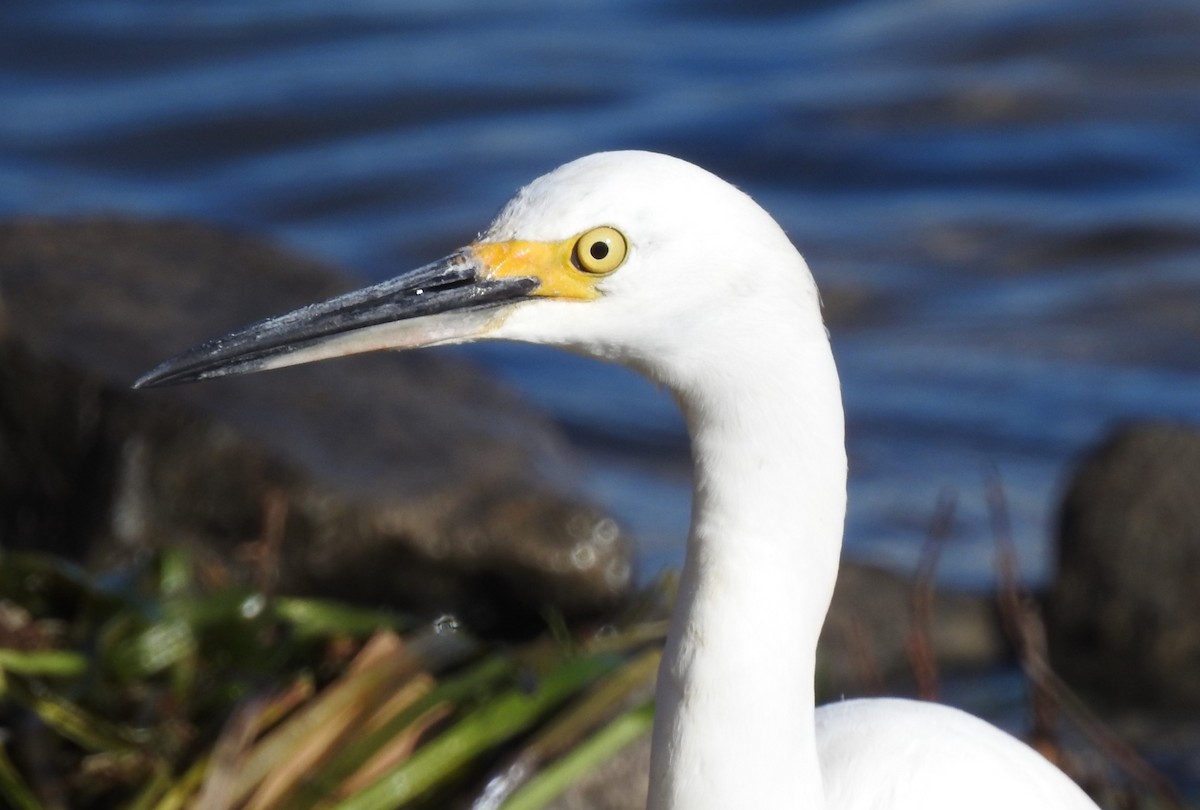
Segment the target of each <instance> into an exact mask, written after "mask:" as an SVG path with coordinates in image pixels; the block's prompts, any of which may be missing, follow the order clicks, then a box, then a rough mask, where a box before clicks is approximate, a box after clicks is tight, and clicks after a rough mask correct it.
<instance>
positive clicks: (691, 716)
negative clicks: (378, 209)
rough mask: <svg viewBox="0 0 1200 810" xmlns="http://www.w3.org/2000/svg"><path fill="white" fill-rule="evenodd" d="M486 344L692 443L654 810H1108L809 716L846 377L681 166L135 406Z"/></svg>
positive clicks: (610, 168) (590, 183)
mask: <svg viewBox="0 0 1200 810" xmlns="http://www.w3.org/2000/svg"><path fill="white" fill-rule="evenodd" d="M485 338H486V339H509V340H520V341H528V342H532V343H542V344H550V345H555V346H560V347H563V348H566V349H570V350H572V351H577V352H581V353H583V354H587V355H590V356H593V357H599V358H601V359H605V360H610V361H613V362H617V363H622V364H624V365H627V366H630V367H632V368H634V369H637V370H638V371H640V372H642V373H643V374H646V375H647V376H649V377H650V378H652V379H653V380H656V381H658V382H659V383H661V384H663V385H664V386H666V387H667V388H668V389H669V390H670V391H671V392H672V394H673V395H674V397H675V399H676V400H677V401H678V403H679V405H680V408H681V409H682V411H683V414H684V417H685V419H686V421H687V425H688V431H689V435H690V437H691V440H692V456H693V461H694V464H695V481H696V484H695V498H694V504H693V514H692V526H691V532H690V536H689V539H688V548H687V556H686V561H685V564H684V570H683V574H682V577H681V579H680V587H679V596H678V603H677V605H676V608H675V613H674V616H673V619H672V622H671V628H670V632H669V634H668V636H667V644H666V651H665V654H664V657H663V662H662V666H661V669H660V672H659V679H658V691H657V701H656V716H655V725H654V739H653V747H652V755H651V781H650V796H649V807H650V808H652V810H709V809H710V808H711V809H712V810H717V809H718V808H720V810H728V809H729V808H742V807H745V808H789V809H790V808H797V809H799V808H803V809H804V810H824V808H829V810H851V808H854V809H857V808H863V810H866V808H876V809H878V810H885V809H886V810H898V809H899V808H906V809H907V808H911V809H912V810H939V809H940V808H955V810H958V809H959V808H964V807H971V808H1051V807H1053V808H1066V809H1067V810H1073V809H1074V808H1093V809H1094V808H1095V805H1094V804H1093V803H1092V802H1091V801H1090V800H1089V799H1088V798H1087V797H1086V795H1085V794H1084V793H1083V792H1082V791H1081V790H1080V789H1079V788H1078V787H1076V786H1075V785H1074V783H1072V782H1071V781H1070V780H1069V779H1067V778H1066V777H1065V776H1064V775H1063V774H1062V773H1060V772H1059V771H1058V770H1057V769H1055V768H1054V767H1053V766H1051V765H1050V764H1049V762H1047V761H1046V760H1045V759H1044V758H1042V757H1041V756H1040V755H1038V754H1037V753H1035V752H1034V751H1032V750H1031V749H1029V748H1028V747H1026V746H1025V745H1024V744H1022V743H1020V742H1019V741H1017V740H1016V739H1014V738H1012V737H1010V736H1008V735H1007V734H1005V733H1003V732H1001V731H999V730H997V729H995V728H993V727H992V726H989V725H988V724H986V723H984V722H983V721H981V720H978V719H976V718H973V717H971V716H969V715H967V714H964V713H963V712H960V711H958V710H955V709H951V708H947V707H943V706H938V705H935V704H929V703H919V702H915V701H905V700H890V699H889V700H856V701H847V702H843V703H839V704H835V705H833V706H830V707H824V708H822V709H815V708H814V693H813V679H814V668H815V657H816V645H817V637H818V635H819V633H820V630H821V625H822V623H823V622H824V618H825V613H826V611H827V609H828V606H829V599H830V596H831V594H832V591H833V586H834V581H835V579H836V577H837V567H838V557H839V553H840V550H841V541H842V530H843V522H844V517H845V506H846V454H845V449H844V429H843V414H842V403H841V396H840V389H839V385H838V378H837V371H836V369H835V367H834V362H833V356H832V354H831V352H830V347H829V339H828V336H827V333H826V331H825V326H824V323H823V321H822V319H821V313H820V301H819V298H818V294H817V289H816V285H815V283H814V282H813V279H812V276H811V274H810V273H809V271H808V268H807V266H806V265H805V262H804V260H803V259H802V258H801V256H800V254H799V253H798V252H797V251H796V249H795V248H794V247H793V246H792V244H791V242H790V241H789V240H788V238H787V236H786V235H785V234H784V232H783V231H782V229H781V228H780V227H779V226H778V225H777V224H776V223H775V221H774V220H773V219H771V217H770V216H769V215H768V214H767V213H766V212H765V211H763V210H762V209H761V208H760V207H759V206H758V205H757V204H755V203H754V202H753V201H752V200H751V199H750V198H749V197H748V196H746V195H745V194H743V193H742V192H740V191H738V190H737V189H735V188H733V187H732V186H730V185H728V184H727V183H725V182H724V181H722V180H720V179H718V178H717V177H715V176H714V175H712V174H709V173H708V172H705V171H703V170H701V169H699V168H697V167H695V166H692V165H691V164H688V163H685V162H683V161H680V160H677V159H674V158H670V157H666V156H663V155H657V154H651V153H646V152H611V153H601V154H596V155H591V156H589V157H585V158H581V159H579V160H576V161H574V162H572V163H568V164H566V165H564V166H562V167H560V168H559V169H557V170H555V171H553V172H551V173H550V174H548V175H545V176H543V177H541V178H539V179H537V180H535V181H534V182H533V183H531V184H530V185H528V186H526V187H525V188H524V189H522V190H521V191H520V192H519V193H518V194H517V195H516V197H514V198H513V200H512V201H510V202H509V203H508V205H507V206H506V207H505V208H504V210H503V211H502V212H501V213H500V215H499V216H498V218H497V219H496V221H495V222H494V223H493V224H492V225H491V227H490V228H489V229H488V230H487V231H486V232H485V233H484V234H483V235H482V236H481V237H480V238H479V239H478V240H477V241H476V242H474V243H473V244H471V245H469V246H467V247H465V248H463V249H462V250H460V251H458V252H456V253H454V254H452V255H451V256H449V257H447V258H446V259H443V260H441V261H438V262H434V263H432V264H430V265H426V266H425V267H422V268H418V269H417V270H414V271H411V272H409V273H406V274H403V275H401V276H398V277H397V278H395V279H392V280H390V281H387V282H383V283H382V284H377V285H374V286H372V287H368V288H366V289H364V290H360V291H357V292H354V293H349V294H347V295H344V296H340V297H338V298H335V299H332V300H330V301H327V302H324V303H320V304H314V305H312V306H310V307H306V308H304V309H301V310H297V311H296V312H293V313H289V314H287V315H283V316H280V317H278V318H272V319H269V320H266V321H263V322H260V323H258V324H254V325H252V326H250V327H247V328H245V329H243V330H241V331H239V332H235V333H233V334H232V335H229V336H226V337H224V338H221V339H218V340H214V341H210V342H208V343H205V344H202V345H200V346H198V347H196V348H195V349H192V350H191V351H189V352H186V353H184V354H183V355H180V356H179V357H177V358H175V359H173V360H169V361H167V362H166V363H164V364H163V365H162V366H160V367H159V368H157V369H155V370H154V371H153V372H151V373H150V374H148V375H147V376H146V377H144V378H142V379H141V380H139V381H138V385H139V386H141V385H153V384H162V383H170V382H182V381H187V380H194V379H200V378H204V377H213V376H221V375H225V374H232V373H243V372H248V371H258V370H262V369H268V368H274V367H278V366H284V365H291V364H294V363H302V362H308V361H311V360H316V359H320V358H325V357H332V356H337V355H344V354H350V353H354V352H362V351H370V350H374V349H386V348H392V349H404V348H411V347H415V346H428V345H435V344H445V343H456V342H462V341H468V340H476V339H485Z"/></svg>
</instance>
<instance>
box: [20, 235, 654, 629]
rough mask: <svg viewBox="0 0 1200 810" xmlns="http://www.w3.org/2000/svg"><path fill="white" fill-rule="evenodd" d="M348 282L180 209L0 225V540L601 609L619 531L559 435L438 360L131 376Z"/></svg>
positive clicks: (618, 576)
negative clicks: (191, 558)
mask: <svg viewBox="0 0 1200 810" xmlns="http://www.w3.org/2000/svg"><path fill="white" fill-rule="evenodd" d="M348 286H350V285H349V284H348V282H347V281H346V280H345V279H344V278H342V276H341V275H340V274H338V273H336V272H334V271H332V270H330V269H328V268H326V267H324V266H321V265H319V264H316V263H314V262H311V261H306V260H302V259H298V258H296V257H293V256H290V255H288V254H286V253H284V252H281V251H279V250H276V249H274V248H272V247H270V246H268V245H265V244H263V243H262V242H259V241H256V240H253V239H249V238H244V237H239V236H234V235H230V234H225V233H220V232H217V231H214V230H212V229H209V228H205V227H202V226H198V225H194V224H187V223H182V222H137V221H130V220H122V219H112V218H110V219H89V220H75V221H71V220H63V221H54V220H24V221H15V222H9V223H5V224H0V544H2V545H3V546H4V547H6V548H34V549H44V550H48V551H56V552H61V553H66V554H70V555H72V556H74V557H76V558H78V559H82V560H87V561H88V562H90V563H92V564H96V565H112V564H115V563H119V562H124V561H129V560H131V559H137V558H138V557H140V556H142V555H144V554H145V552H146V551H147V550H148V549H151V548H153V547H155V546H157V545H159V544H163V543H187V544H189V545H190V546H192V547H193V548H194V549H195V550H196V551H197V553H198V554H199V555H200V556H201V557H202V558H203V559H205V560H207V561H208V562H209V563H210V564H211V565H212V566H213V570H214V576H231V577H237V578H241V579H246V580H252V581H255V582H257V583H258V584H260V585H263V586H265V587H277V588H278V589H279V590H281V591H285V592H289V593H299V594H321V595H328V596H335V597H342V598H348V599H352V600H354V601H357V602H359V603H369V604H390V605H397V606H402V607H406V608H411V609H416V610H419V611H423V612H435V611H436V612H441V611H452V612H456V613H459V614H461V615H462V616H463V617H464V618H466V619H467V620H468V622H470V623H471V624H472V625H473V626H475V627H477V628H480V627H482V628H484V629H486V628H488V627H491V626H493V625H495V624H496V623H498V622H499V621H501V619H503V620H504V621H508V620H510V619H513V618H523V619H524V620H527V621H528V620H531V619H532V620H533V621H535V622H538V623H540V619H538V618H536V617H537V616H538V614H539V612H540V611H541V610H542V609H543V608H544V607H545V606H546V605H553V606H556V607H558V608H560V609H561V610H563V611H564V612H565V613H566V614H567V615H568V616H569V617H578V616H583V615H591V614H596V613H600V612H604V611H606V610H608V609H610V608H612V607H613V606H615V605H616V604H618V603H619V602H620V601H621V600H622V599H623V597H624V596H625V594H626V593H627V591H628V589H629V588H630V586H631V583H632V581H633V577H632V556H631V547H630V542H629V540H628V539H627V538H626V537H625V536H623V535H622V533H621V532H620V531H619V529H618V528H617V526H616V524H614V523H613V521H612V520H611V519H609V518H608V517H607V516H605V515H604V514H602V513H601V512H600V511H599V510H597V509H596V508H595V507H593V506H591V505H590V504H588V502H587V501H586V500H584V499H583V497H582V496H581V495H580V493H579V490H578V489H577V487H576V484H575V481H576V470H575V466H574V463H573V461H572V459H571V458H569V456H568V453H567V451H566V449H565V444H564V441H563V440H562V439H561V437H560V436H559V434H558V431H557V430H556V429H555V427H554V426H553V425H552V424H550V423H549V422H548V420H546V419H545V418H544V417H542V416H540V415H538V414H537V413H535V412H533V411H532V410H531V409H530V408H529V407H528V406H526V405H524V404H523V403H522V402H521V401H520V400H519V399H518V398H517V397H515V396H513V395H512V394H510V393H508V392H506V391H505V390H503V389H502V388H500V387H499V386H497V385H495V384H494V383H491V382H489V381H488V380H487V379H485V377H484V376H483V375H481V374H479V373H478V372H476V371H475V370H473V369H471V368H470V367H469V366H467V365H465V364H464V363H462V362H461V361H458V360H456V359H454V358H452V357H450V356H448V355H447V354H446V352H445V351H437V350H429V351H423V352H413V353H407V354H375V355H369V356H361V357H354V358H346V359H344V360H339V361H337V362H329V363H319V364H315V365H312V366H305V367H298V368H294V369H285V370H281V371H277V372H270V373H268V374H262V375H253V376H250V377H241V378H229V379H222V380H214V381H210V382H205V383H200V384H195V385H187V386H180V387H176V388H170V389H165V390H151V391H137V392H135V391H131V390H130V389H129V385H130V383H131V382H132V381H133V380H134V379H135V378H136V377H137V376H138V375H140V374H141V373H143V372H145V371H147V370H148V369H150V368H151V367H152V366H154V365H156V364H157V363H158V362H160V361H162V360H164V359H166V358H167V357H168V356H170V355H172V354H174V353H176V352H178V351H180V350H182V349H185V348H187V347H189V346H191V345H192V344H194V343H196V342H199V341H200V340H202V339H205V338H209V337H213V336H216V335H219V334H222V333H224V332H226V331H229V330H230V329H232V328H235V327H238V326H241V325H243V324H245V323H248V322H251V321H253V320H256V319H258V318H260V317H263V316H266V315H271V314H276V313H279V312H282V311H284V310H287V309H291V308H293V307H296V306H299V305H302V304H305V303H308V302H311V301H315V300H318V299H321V298H325V297H327V296H329V295H332V294H335V293H337V292H339V291H341V290H342V289H344V288H346V287H348Z"/></svg>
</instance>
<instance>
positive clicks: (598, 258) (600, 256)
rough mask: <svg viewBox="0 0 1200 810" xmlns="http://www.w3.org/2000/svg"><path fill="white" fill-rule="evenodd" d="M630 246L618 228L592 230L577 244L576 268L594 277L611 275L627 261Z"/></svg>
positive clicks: (580, 238) (605, 227)
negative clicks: (626, 256)
mask: <svg viewBox="0 0 1200 810" xmlns="http://www.w3.org/2000/svg"><path fill="white" fill-rule="evenodd" d="M628 250H629V246H628V244H627V243H626V241H625V237H624V236H622V235H621V232H620V231H618V230H617V229H616V228H610V227H608V226H607V225H605V226H603V227H600V228H592V229H591V230H590V231H588V232H587V233H585V234H584V235H583V236H581V237H579V239H578V240H576V242H575V255H574V259H575V266H576V267H578V268H579V269H580V270H583V271H584V272H587V273H592V274H594V275H604V274H605V273H611V272H612V271H613V270H616V269H617V268H618V267H620V266H621V262H623V261H625V254H626V253H627V252H628Z"/></svg>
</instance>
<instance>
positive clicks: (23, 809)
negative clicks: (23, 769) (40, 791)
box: [0, 745, 42, 810]
mask: <svg viewBox="0 0 1200 810" xmlns="http://www.w3.org/2000/svg"><path fill="white" fill-rule="evenodd" d="M0 800H3V802H2V803H3V804H4V805H5V806H6V807H11V808H13V810H42V803H41V802H39V801H38V800H37V797H36V796H34V795H33V791H32V790H30V788H29V785H27V784H25V780H24V779H22V778H21V774H20V773H18V772H17V768H16V766H15V765H13V763H12V760H11V759H9V758H8V750H7V749H6V748H5V747H4V746H3V745H0Z"/></svg>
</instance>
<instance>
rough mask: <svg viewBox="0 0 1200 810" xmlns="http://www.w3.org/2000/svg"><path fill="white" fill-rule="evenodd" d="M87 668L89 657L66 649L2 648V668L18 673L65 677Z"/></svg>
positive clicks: (0, 660) (0, 657) (0, 668)
mask: <svg viewBox="0 0 1200 810" xmlns="http://www.w3.org/2000/svg"><path fill="white" fill-rule="evenodd" d="M85 669H87V659H86V658H84V657H83V656H82V655H80V654H79V653H74V652H67V651H66V650H30V651H24V650H0V670H4V671H6V672H12V673H16V674H17V675H27V676H28V675H33V676H42V677H47V678H65V677H70V676H72V675H78V674H80V673H81V672H83V671H84V670H85Z"/></svg>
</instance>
